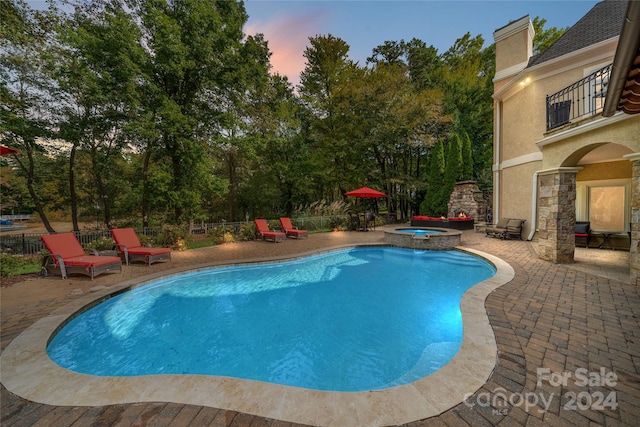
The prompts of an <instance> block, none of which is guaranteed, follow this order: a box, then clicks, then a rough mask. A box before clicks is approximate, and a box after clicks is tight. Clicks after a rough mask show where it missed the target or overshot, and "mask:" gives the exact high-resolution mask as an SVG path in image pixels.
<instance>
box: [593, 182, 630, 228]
mask: <svg viewBox="0 0 640 427" xmlns="http://www.w3.org/2000/svg"><path fill="white" fill-rule="evenodd" d="M625 192H626V189H625V187H624V186H609V187H596V186H590V187H589V221H591V228H592V229H594V230H607V231H624V230H626V228H627V227H626V226H625V224H626V222H627V221H625V201H626V197H625Z"/></svg>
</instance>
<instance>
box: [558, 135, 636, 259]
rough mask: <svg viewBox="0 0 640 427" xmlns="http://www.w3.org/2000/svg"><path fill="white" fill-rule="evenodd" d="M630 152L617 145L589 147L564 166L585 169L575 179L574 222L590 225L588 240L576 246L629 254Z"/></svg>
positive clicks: (581, 149) (604, 144)
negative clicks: (619, 250)
mask: <svg viewBox="0 0 640 427" xmlns="http://www.w3.org/2000/svg"><path fill="white" fill-rule="evenodd" d="M631 153H633V150H631V149H630V148H628V147H626V146H624V145H620V144H615V143H598V144H590V145H588V146H585V147H581V148H580V149H579V150H576V151H575V152H574V153H572V154H571V155H570V156H568V157H567V159H565V161H564V162H563V166H577V167H580V168H582V169H581V170H580V171H579V172H578V173H577V176H576V201H575V211H576V212H575V215H576V217H575V220H576V222H579V223H588V224H589V229H590V230H591V233H590V236H589V237H588V238H587V239H578V240H576V245H577V246H586V247H598V248H601V249H623V250H629V245H630V241H629V236H630V234H629V233H630V232H631V225H630V224H631V199H632V182H633V170H632V165H631V162H629V160H627V159H625V158H623V156H625V155H627V154H631Z"/></svg>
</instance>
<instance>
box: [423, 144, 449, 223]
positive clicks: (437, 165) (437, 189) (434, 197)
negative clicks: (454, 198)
mask: <svg viewBox="0 0 640 427" xmlns="http://www.w3.org/2000/svg"><path fill="white" fill-rule="evenodd" d="M428 159H429V166H428V172H427V193H426V195H425V198H424V201H423V202H422V203H421V204H420V213H421V214H423V215H431V216H441V215H446V212H447V209H448V208H447V203H448V202H449V193H448V192H447V190H446V188H445V186H444V185H443V182H444V171H445V163H444V143H443V142H442V141H438V142H437V143H436V145H434V146H433V148H431V149H430V150H429V157H428Z"/></svg>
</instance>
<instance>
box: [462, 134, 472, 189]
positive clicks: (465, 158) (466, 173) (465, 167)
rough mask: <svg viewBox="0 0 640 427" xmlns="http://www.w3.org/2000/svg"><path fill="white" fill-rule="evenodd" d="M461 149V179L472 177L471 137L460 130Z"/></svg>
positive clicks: (470, 178)
mask: <svg viewBox="0 0 640 427" xmlns="http://www.w3.org/2000/svg"><path fill="white" fill-rule="evenodd" d="M460 141H461V151H462V179H463V180H472V179H473V151H472V148H471V138H469V134H468V133H466V132H462V137H461V138H460Z"/></svg>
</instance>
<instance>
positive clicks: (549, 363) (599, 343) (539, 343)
mask: <svg viewBox="0 0 640 427" xmlns="http://www.w3.org/2000/svg"><path fill="white" fill-rule="evenodd" d="M382 240H383V234H382V232H381V231H380V230H378V231H375V232H370V233H326V234H314V235H311V236H310V237H309V239H304V240H300V241H294V240H289V241H287V242H284V243H278V244H274V243H265V242H246V243H238V244H229V245H222V246H219V247H214V248H203V249H198V250H193V251H188V252H181V253H174V255H173V261H172V262H171V263H166V264H154V265H153V266H151V267H145V266H143V265H141V264H140V265H133V266H129V267H125V268H124V272H123V273H122V274H111V275H103V276H99V277H98V278H96V279H95V280H94V281H91V280H89V279H88V278H85V277H84V276H72V277H71V278H70V279H67V280H61V279H60V278H59V277H57V278H46V279H32V280H27V281H24V282H20V283H17V284H15V285H12V286H9V287H4V288H2V289H0V297H1V309H2V312H1V327H2V330H1V332H2V336H1V340H0V348H1V349H2V350H4V348H6V346H7V345H8V343H9V342H11V340H12V339H14V338H15V337H16V336H17V335H19V334H20V333H21V332H22V331H23V330H24V329H25V328H27V327H28V326H29V325H31V324H33V323H34V322H35V321H36V320H38V319H40V318H42V317H44V316H46V315H47V314H48V313H50V312H52V311H54V310H55V309H57V308H59V307H61V306H63V305H65V304H67V303H68V302H69V301H72V300H73V299H74V298H77V297H78V295H83V294H86V293H89V292H91V288H94V287H96V286H98V287H101V286H111V285H114V284H116V283H119V282H121V281H124V280H129V279H134V278H136V277H141V276H144V275H147V274H150V273H156V272H157V273H161V272H163V271H169V270H171V269H176V268H186V267H188V266H195V265H198V264H202V263H206V262H211V261H212V260H216V261H220V262H235V261H238V260H242V259H252V258H256V257H265V256H267V255H268V256H285V255H291V254H294V255H295V254H300V253H306V252H309V251H313V250H316V249H317V248H322V247H328V246H335V245H343V244H344V245H346V244H353V243H360V244H361V243H364V244H366V243H378V242H381V241H382ZM462 244H463V246H468V247H470V248H473V249H477V250H480V251H484V252H488V253H491V254H493V255H496V256H498V257H500V258H502V259H504V260H505V261H507V262H508V263H510V264H511V266H512V267H513V268H514V270H515V273H516V276H515V278H514V280H512V281H511V282H510V283H508V284H506V285H504V286H502V287H501V288H499V289H497V290H496V291H494V292H493V293H492V294H491V295H489V297H488V298H487V300H486V301H485V307H486V310H487V313H488V315H489V319H490V321H491V325H492V328H493V331H494V334H495V337H496V342H497V345H498V354H497V364H496V368H495V370H494V372H493V374H492V375H491V377H490V378H489V380H488V381H487V383H486V384H485V385H484V386H483V387H482V388H481V389H480V390H478V391H477V392H476V393H475V394H474V395H473V396H471V397H469V398H468V399H467V401H466V402H465V403H461V404H459V405H457V406H456V407H454V408H451V409H450V410H448V411H446V412H445V413H443V414H441V415H440V416H438V417H433V418H430V419H426V420H420V421H415V422H412V423H410V424H409V425H411V426H425V427H426V426H485V425H486V426H491V425H500V426H525V425H526V426H537V425H540V426H543V425H544V426H556V425H557V426H567V425H576V426H582V425H584V426H594V425H607V426H609V425H614V426H635V425H637V420H638V418H639V417H640V290H639V288H638V287H636V286H633V285H630V284H629V283H628V277H629V268H628V253H622V252H619V251H616V252H615V253H614V252H613V251H602V250H595V249H579V250H577V251H576V255H575V260H576V263H575V264H571V265H558V264H553V263H550V262H547V261H543V260H541V259H539V258H538V256H537V249H538V248H537V247H536V244H534V243H530V242H520V241H502V240H499V239H493V238H487V237H484V235H483V234H480V233H474V232H473V231H468V232H465V233H464V234H463V239H462ZM625 257H626V259H625ZM625 277H626V280H625ZM540 369H546V371H544V372H546V373H547V374H548V375H547V378H548V379H545V378H542V377H541V371H540ZM563 376H564V377H563ZM563 378H564V379H563ZM518 397H521V398H522V400H518V399H517V398H518ZM0 398H1V418H0V423H1V425H2V426H35V425H56V426H84V425H109V426H111V425H122V426H125V425H154V426H169V425H170V426H201V425H202V426H292V425H293V424H290V423H287V422H282V421H278V420H270V419H265V418H261V417H255V416H252V415H249V414H243V413H238V412H234V411H228V410H221V409H217V408H209V407H201V406H194V405H181V404H176V403H166V402H158V403H140V404H129V405H111V406H106V407H53V406H48V405H43V404H39V403H36V402H30V401H27V400H25V399H22V398H21V397H19V396H16V395H14V394H12V393H10V392H9V391H7V390H6V388H4V386H3V387H2V388H1V389H0ZM607 399H608V400H607Z"/></svg>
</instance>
